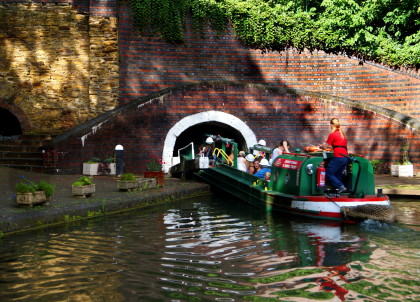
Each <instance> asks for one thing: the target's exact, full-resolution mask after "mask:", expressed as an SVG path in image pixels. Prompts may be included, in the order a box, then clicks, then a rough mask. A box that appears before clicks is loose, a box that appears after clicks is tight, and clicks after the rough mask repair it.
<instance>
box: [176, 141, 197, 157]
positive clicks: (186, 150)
mask: <svg viewBox="0 0 420 302" xmlns="http://www.w3.org/2000/svg"><path fill="white" fill-rule="evenodd" d="M190 147H191V148H190ZM178 157H179V159H180V161H184V160H189V159H195V152H194V143H193V142H191V143H189V144H188V145H186V146H185V147H182V148H180V149H178Z"/></svg>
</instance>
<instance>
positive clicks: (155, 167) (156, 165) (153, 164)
mask: <svg viewBox="0 0 420 302" xmlns="http://www.w3.org/2000/svg"><path fill="white" fill-rule="evenodd" d="M163 164H164V162H163V161H162V160H161V159H160V158H157V156H156V155H155V154H154V155H153V156H152V158H151V159H150V160H149V161H148V162H147V163H146V166H147V171H162V165H163Z"/></svg>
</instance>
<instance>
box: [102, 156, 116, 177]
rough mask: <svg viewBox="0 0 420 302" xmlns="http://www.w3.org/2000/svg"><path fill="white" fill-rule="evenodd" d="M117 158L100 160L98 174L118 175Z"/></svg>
mask: <svg viewBox="0 0 420 302" xmlns="http://www.w3.org/2000/svg"><path fill="white" fill-rule="evenodd" d="M116 170H117V169H116V163H115V157H108V158H105V159H102V160H100V162H99V165H98V174H110V175H115V174H116Z"/></svg>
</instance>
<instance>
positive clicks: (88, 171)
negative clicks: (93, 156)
mask: <svg viewBox="0 0 420 302" xmlns="http://www.w3.org/2000/svg"><path fill="white" fill-rule="evenodd" d="M98 166H99V164H98V163H93V164H88V163H83V173H82V174H83V175H98Z"/></svg>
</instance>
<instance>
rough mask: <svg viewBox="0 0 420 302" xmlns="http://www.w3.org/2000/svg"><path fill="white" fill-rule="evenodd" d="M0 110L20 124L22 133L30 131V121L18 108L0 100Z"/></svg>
mask: <svg viewBox="0 0 420 302" xmlns="http://www.w3.org/2000/svg"><path fill="white" fill-rule="evenodd" d="M0 108H1V109H4V110H6V111H8V112H10V113H11V114H12V115H13V116H15V117H16V119H17V120H18V121H19V123H20V128H21V129H22V132H23V133H25V132H28V131H30V129H31V124H30V121H29V119H28V117H27V115H26V113H25V112H24V111H23V110H22V109H21V108H20V107H18V106H16V105H14V104H13V103H10V102H9V101H5V100H4V99H0Z"/></svg>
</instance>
